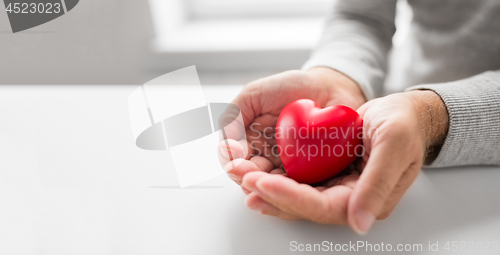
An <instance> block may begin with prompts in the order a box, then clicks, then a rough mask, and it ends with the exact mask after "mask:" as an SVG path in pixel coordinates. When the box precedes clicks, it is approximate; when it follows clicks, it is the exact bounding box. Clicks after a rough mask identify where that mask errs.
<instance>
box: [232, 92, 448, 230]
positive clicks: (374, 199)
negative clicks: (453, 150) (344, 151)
mask: <svg viewBox="0 0 500 255" xmlns="http://www.w3.org/2000/svg"><path fill="white" fill-rule="evenodd" d="M358 112H359V113H360V115H361V117H362V118H363V120H364V121H363V128H364V135H363V145H364V148H365V153H364V154H363V157H362V158H360V159H359V160H358V161H357V163H356V164H355V165H356V166H355V169H353V168H354V166H351V168H350V169H348V170H346V171H344V173H342V174H340V175H338V176H336V177H334V178H333V179H331V180H329V181H327V182H325V183H324V185H323V186H320V187H311V186H309V185H306V184H299V183H297V182H295V181H294V180H292V179H290V178H287V177H285V176H282V175H271V174H268V173H265V172H260V171H258V172H250V173H247V174H246V175H245V176H244V177H243V183H242V187H243V188H244V189H246V190H248V191H249V192H248V196H247V200H246V202H247V206H248V207H249V208H251V209H254V210H257V211H259V212H260V213H262V214H268V215H273V216H278V217H280V218H284V219H304V220H310V221H314V222H318V223H325V224H347V223H348V224H349V225H350V226H351V228H352V229H353V230H354V231H355V232H357V233H358V234H361V235H363V234H366V233H367V232H368V230H369V229H370V228H371V226H372V224H373V222H374V221H375V219H384V218H386V217H388V216H389V214H390V213H391V212H392V210H393V209H394V207H395V206H396V204H397V203H398V202H399V200H400V199H401V197H402V196H403V194H404V193H405V191H406V190H407V189H408V188H409V187H410V185H411V184H412V183H413V181H414V180H415V178H416V176H417V174H418V172H419V170H420V168H421V167H422V164H423V162H424V158H425V157H426V154H427V153H428V152H429V150H428V149H429V148H436V147H439V146H440V145H442V143H443V142H444V139H445V137H446V134H447V130H448V114H447V111H446V108H445V106H444V103H443V102H442V101H441V98H440V97H439V96H438V95H437V94H435V93H434V92H432V91H410V92H405V93H398V94H393V95H389V96H386V97H383V98H378V99H374V100H372V101H369V102H367V103H365V104H364V105H363V106H361V107H360V108H359V109H358Z"/></svg>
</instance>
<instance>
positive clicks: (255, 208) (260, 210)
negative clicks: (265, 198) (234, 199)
mask: <svg viewBox="0 0 500 255" xmlns="http://www.w3.org/2000/svg"><path fill="white" fill-rule="evenodd" d="M249 208H250V209H252V210H254V211H257V212H258V213H260V214H262V211H263V210H264V208H263V207H262V206H259V205H253V206H250V207H249Z"/></svg>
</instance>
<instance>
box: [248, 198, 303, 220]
mask: <svg viewBox="0 0 500 255" xmlns="http://www.w3.org/2000/svg"><path fill="white" fill-rule="evenodd" d="M245 202H246V205H247V207H248V208H250V209H252V210H255V211H257V212H259V213H260V214H266V215H271V216H276V217H279V218H281V219H285V220H298V219H299V218H298V217H297V216H294V215H290V214H288V213H284V212H282V211H281V210H280V209H278V208H277V207H275V206H274V205H272V204H270V203H268V202H266V201H264V200H262V199H261V198H260V197H259V196H258V195H257V194H255V193H250V194H248V196H247V197H246V200H245Z"/></svg>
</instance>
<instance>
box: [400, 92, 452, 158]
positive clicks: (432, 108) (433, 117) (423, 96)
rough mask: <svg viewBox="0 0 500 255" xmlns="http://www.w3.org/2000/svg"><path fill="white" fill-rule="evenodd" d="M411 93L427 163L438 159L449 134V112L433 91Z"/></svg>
mask: <svg viewBox="0 0 500 255" xmlns="http://www.w3.org/2000/svg"><path fill="white" fill-rule="evenodd" d="M406 93H409V94H410V96H411V97H412V99H413V102H414V104H415V109H416V112H417V118H418V122H419V125H420V130H421V135H422V138H423V140H424V144H425V151H426V155H427V156H426V161H431V160H433V159H435V157H437V153H439V151H440V149H441V147H442V146H443V144H444V141H445V139H446V136H447V134H448V125H449V123H448V111H447V109H446V106H445V104H444V102H443V100H442V99H441V97H440V96H439V95H438V94H436V93H435V92H434V91H432V90H413V91H409V92H406Z"/></svg>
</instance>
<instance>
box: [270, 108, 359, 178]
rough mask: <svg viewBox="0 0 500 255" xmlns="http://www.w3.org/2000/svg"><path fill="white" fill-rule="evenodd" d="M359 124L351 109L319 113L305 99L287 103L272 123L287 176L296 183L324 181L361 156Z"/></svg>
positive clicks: (354, 112)
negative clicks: (275, 121)
mask: <svg viewBox="0 0 500 255" xmlns="http://www.w3.org/2000/svg"><path fill="white" fill-rule="evenodd" d="M362 131H363V120H362V119H361V117H360V116H359V114H358V113H357V112H356V111H354V110H353V109H351V108H349V107H347V106H343V105H334V106H330V107H326V108H324V109H321V108H320V107H319V105H318V104H317V103H316V102H314V101H312V100H309V99H299V100H296V101H293V102H291V103H289V104H288V105H287V106H286V107H285V108H283V110H282V111H281V113H280V115H279V117H278V122H277V123H276V142H277V147H278V151H279V154H280V158H281V162H282V163H283V167H284V168H285V171H286V172H287V174H288V176H289V177H290V178H292V179H294V180H296V181H297V182H300V183H307V184H313V183H318V182H321V181H325V180H327V179H329V178H331V177H333V176H335V175H336V174H338V173H340V172H341V171H342V170H344V169H345V168H347V167H348V166H349V165H350V164H352V162H354V160H355V159H356V158H357V157H358V156H361V155H362V152H364V149H363V147H362V146H363V145H362V139H361V138H362Z"/></svg>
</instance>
